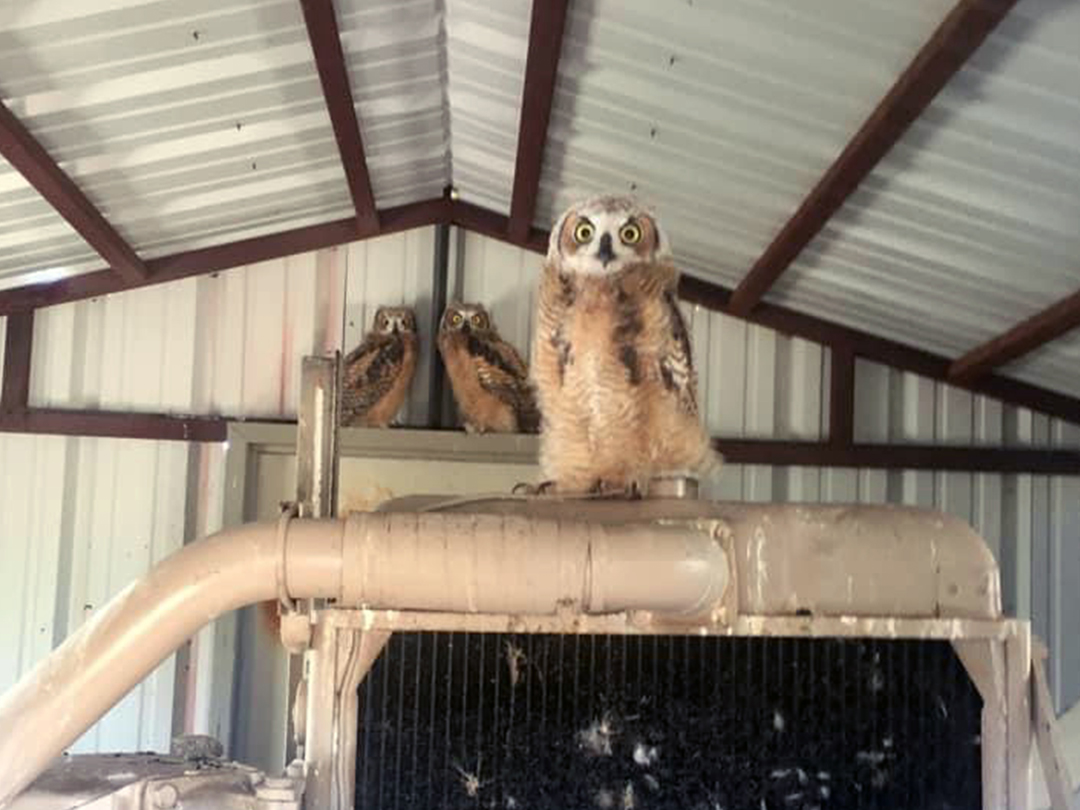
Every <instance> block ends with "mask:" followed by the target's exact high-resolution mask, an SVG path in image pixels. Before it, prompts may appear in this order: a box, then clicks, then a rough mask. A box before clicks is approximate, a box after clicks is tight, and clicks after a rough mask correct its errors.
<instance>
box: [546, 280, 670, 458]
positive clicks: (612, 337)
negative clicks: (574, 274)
mask: <svg viewBox="0 0 1080 810" xmlns="http://www.w3.org/2000/svg"><path fill="white" fill-rule="evenodd" d="M575 304H576V305H575V306H574V307H573V308H572V309H571V313H570V323H569V324H568V326H569V329H568V332H569V338H570V345H571V352H572V357H573V361H572V363H570V364H569V365H568V367H567V369H566V380H565V388H566V390H567V391H568V392H569V393H570V394H571V396H572V397H573V398H574V399H576V400H577V403H576V405H577V408H578V410H579V412H580V413H581V414H582V415H583V416H584V417H585V419H586V421H587V423H588V432H589V434H590V436H591V437H594V438H595V437H599V436H603V435H606V434H610V432H611V430H612V428H615V427H617V426H620V425H632V424H634V422H635V421H636V418H637V415H638V414H637V412H638V410H639V405H640V403H641V389H642V386H643V385H645V384H646V383H647V379H646V378H647V377H648V373H647V371H648V366H649V364H650V361H651V358H650V356H649V354H650V353H649V352H648V350H647V346H646V345H645V343H646V341H643V340H642V338H643V335H642V331H643V327H644V324H643V321H642V313H641V312H640V308H639V306H638V302H633V303H631V302H629V301H628V300H627V299H626V297H625V296H621V295H619V294H618V291H617V290H616V289H615V288H614V287H613V286H612V285H609V284H603V283H597V284H590V285H584V286H583V288H582V289H581V290H580V293H579V297H578V299H577V301H576V302H575Z"/></svg>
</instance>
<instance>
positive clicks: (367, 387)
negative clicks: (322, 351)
mask: <svg viewBox="0 0 1080 810" xmlns="http://www.w3.org/2000/svg"><path fill="white" fill-rule="evenodd" d="M404 355H405V346H404V343H403V342H402V341H401V340H396V339H394V338H393V337H391V336H389V335H368V336H367V337H365V338H364V340H363V342H362V343H361V344H360V345H359V346H357V347H356V348H355V349H353V350H352V351H351V352H349V354H348V355H347V356H346V357H345V363H344V365H345V374H344V381H343V382H344V384H343V386H342V395H341V415H342V422H343V423H344V424H348V423H349V421H350V420H351V419H352V418H353V417H356V416H361V415H363V414H365V413H367V411H369V410H370V409H371V407H372V406H373V405H375V403H377V402H378V401H379V400H380V399H382V398H383V397H384V396H386V394H387V392H388V391H389V390H390V388H391V387H392V386H393V384H394V382H395V381H396V380H397V375H398V372H399V371H400V370H401V363H402V360H403V358H404Z"/></svg>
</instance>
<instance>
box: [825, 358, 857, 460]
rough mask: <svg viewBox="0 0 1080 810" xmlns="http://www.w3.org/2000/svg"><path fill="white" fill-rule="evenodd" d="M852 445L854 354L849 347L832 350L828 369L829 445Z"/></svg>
mask: <svg viewBox="0 0 1080 810" xmlns="http://www.w3.org/2000/svg"><path fill="white" fill-rule="evenodd" d="M854 443H855V352H854V350H853V349H852V347H851V346H849V345H845V344H839V345H836V346H833V347H832V360H831V363H830V366H829V444H831V445H833V446H834V447H851V446H852V445H853V444H854Z"/></svg>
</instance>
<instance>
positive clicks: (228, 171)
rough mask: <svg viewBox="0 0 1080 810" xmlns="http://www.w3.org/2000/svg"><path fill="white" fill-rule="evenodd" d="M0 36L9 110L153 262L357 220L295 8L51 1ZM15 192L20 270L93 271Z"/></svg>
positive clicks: (6, 20)
mask: <svg viewBox="0 0 1080 810" xmlns="http://www.w3.org/2000/svg"><path fill="white" fill-rule="evenodd" d="M0 28H2V30H0V76H2V77H3V79H2V81H3V85H2V87H3V93H4V97H5V100H6V101H7V103H8V106H9V107H10V108H11V110H12V112H13V113H15V115H16V116H18V117H19V118H20V120H21V121H22V122H23V123H24V124H25V125H26V127H27V128H28V129H29V130H30V131H31V132H32V134H33V135H34V136H35V137H36V138H37V139H38V140H39V141H40V142H41V143H42V144H43V145H44V146H45V148H46V149H47V150H48V151H49V153H50V155H52V157H53V158H54V159H55V160H56V161H57V162H58V163H59V164H60V165H61V167H62V168H63V169H64V170H65V171H66V172H67V173H68V174H69V175H71V177H72V178H73V179H74V180H75V181H76V183H77V184H78V185H79V186H80V188H81V189H82V190H83V191H84V192H85V193H86V195H87V196H88V197H89V198H90V199H91V200H92V201H93V202H94V203H95V204H96V205H97V206H98V207H99V209H100V210H101V212H102V213H103V214H104V215H105V217H106V218H107V219H108V220H109V221H110V222H111V223H112V224H113V225H114V226H115V227H116V228H117V230H119V231H120V233H121V234H123V235H124V236H125V237H126V238H127V239H128V240H129V241H130V242H131V243H132V245H133V246H134V247H135V248H136V250H138V251H139V253H140V254H141V255H143V256H146V257H152V256H155V255H160V254H165V253H170V252H174V251H176V250H178V249H181V248H183V249H188V248H191V247H197V246H200V245H204V244H211V243H214V242H222V241H229V240H231V239H234V238H242V237H243V236H248V235H255V234H257V233H265V232H270V231H276V230H283V229H285V228H288V227H293V226H296V225H299V224H302V223H303V222H305V221H324V220H330V219H334V218H339V217H342V216H348V214H349V212H350V211H351V202H350V199H349V194H348V190H347V188H346V186H345V182H344V172H343V170H342V167H341V161H340V159H339V157H338V154H337V145H336V142H335V140H334V136H333V132H332V129H331V127H330V120H329V114H328V112H327V110H326V105H325V104H324V102H323V98H322V92H321V89H320V85H319V80H318V76H317V73H316V71H315V65H314V61H313V59H312V54H311V46H310V44H309V43H308V39H307V32H306V29H305V28H304V22H303V17H302V14H301V11H300V6H299V4H298V3H296V2H294V0H276V1H274V2H259V1H258V0H225V1H224V2H222V1H221V0H185V2H183V3H174V2H160V1H159V2H134V1H133V0H127V1H126V2H123V1H122V0H88V2H80V3H78V4H71V3H67V2H63V1H62V0H50V2H42V3H25V4H9V5H7V6H6V7H5V11H4V14H3V22H2V26H0ZM15 176H16V175H14V172H13V171H12V170H11V169H10V168H9V169H7V171H4V172H3V173H0V206H5V207H6V206H15V209H14V213H11V212H10V211H9V212H6V213H7V215H6V216H5V217H4V222H5V227H6V228H7V229H10V231H11V232H14V231H20V230H21V231H23V233H24V234H25V240H24V248H23V249H24V251H25V255H26V257H27V258H32V259H33V260H32V261H30V262H26V263H21V268H22V269H24V270H26V269H42V268H47V267H53V266H54V265H56V264H63V265H68V264H71V263H72V262H74V261H76V260H77V259H78V258H79V257H80V256H82V257H85V256H86V255H87V251H86V249H85V248H84V247H81V248H80V249H79V250H76V249H75V240H74V239H73V238H72V237H70V235H69V236H68V237H66V238H63V239H58V238H57V230H56V228H55V227H54V226H53V221H54V218H46V217H45V216H44V212H45V211H46V210H47V209H44V208H43V207H42V204H41V203H40V202H34V201H32V200H30V201H26V199H27V197H26V191H25V187H24V185H23V184H22V183H20V182H18V181H16V180H14V177H15ZM42 223H48V226H47V227H46V228H42V227H41V224H42ZM98 264H99V265H100V262H98ZM5 266H6V265H5ZM6 267H7V270H8V271H10V270H13V269H15V268H14V267H11V266H6ZM0 272H3V267H0Z"/></svg>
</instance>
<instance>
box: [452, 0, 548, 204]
mask: <svg viewBox="0 0 1080 810" xmlns="http://www.w3.org/2000/svg"><path fill="white" fill-rule="evenodd" d="M531 8H532V4H531V2H530V0H499V2H496V3H489V2H483V1H482V0H448V1H447V16H446V32H447V62H448V66H449V71H448V75H449V84H448V93H449V100H450V133H451V151H452V152H453V165H454V186H455V188H456V189H457V191H458V193H459V194H460V195H461V198H462V199H463V200H466V201H467V202H471V203H475V204H477V205H481V206H484V207H485V208H490V209H492V210H494V211H498V212H499V213H501V214H509V213H510V194H511V190H512V188H513V184H514V161H515V158H516V156H517V133H518V125H519V122H520V118H521V91H522V87H523V86H524V83H525V57H526V52H527V51H528V47H529V19H530V9H531Z"/></svg>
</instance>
